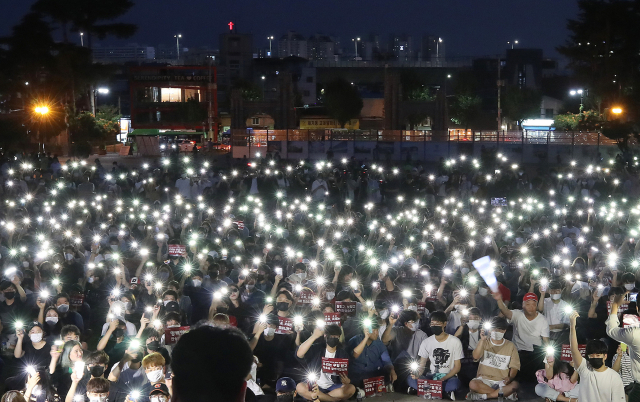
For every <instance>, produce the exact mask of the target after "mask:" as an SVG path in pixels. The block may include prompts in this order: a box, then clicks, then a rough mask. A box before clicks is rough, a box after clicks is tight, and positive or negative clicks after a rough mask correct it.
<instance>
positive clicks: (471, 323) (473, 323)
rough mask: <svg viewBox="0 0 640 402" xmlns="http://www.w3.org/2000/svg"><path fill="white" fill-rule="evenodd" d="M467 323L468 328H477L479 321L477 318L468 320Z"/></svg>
mask: <svg viewBox="0 0 640 402" xmlns="http://www.w3.org/2000/svg"><path fill="white" fill-rule="evenodd" d="M467 325H468V326H469V328H470V329H478V327H479V326H480V321H479V320H469V322H468V323H467Z"/></svg>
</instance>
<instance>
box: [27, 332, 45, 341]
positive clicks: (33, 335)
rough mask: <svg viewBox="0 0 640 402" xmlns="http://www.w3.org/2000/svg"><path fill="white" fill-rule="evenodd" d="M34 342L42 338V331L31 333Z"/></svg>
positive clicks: (30, 336)
mask: <svg viewBox="0 0 640 402" xmlns="http://www.w3.org/2000/svg"><path fill="white" fill-rule="evenodd" d="M29 338H30V339H31V342H32V343H38V342H40V341H41V340H42V332H40V333H35V334H31V335H29Z"/></svg>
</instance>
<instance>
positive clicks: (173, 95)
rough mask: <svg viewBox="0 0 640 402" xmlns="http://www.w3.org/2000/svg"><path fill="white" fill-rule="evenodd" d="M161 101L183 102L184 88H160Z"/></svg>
mask: <svg viewBox="0 0 640 402" xmlns="http://www.w3.org/2000/svg"><path fill="white" fill-rule="evenodd" d="M160 102H182V89H181V88H160Z"/></svg>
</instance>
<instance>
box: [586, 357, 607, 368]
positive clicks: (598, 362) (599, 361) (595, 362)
mask: <svg viewBox="0 0 640 402" xmlns="http://www.w3.org/2000/svg"><path fill="white" fill-rule="evenodd" d="M587 361H588V362H589V364H590V365H591V367H593V368H594V369H596V370H597V369H599V368H600V367H602V366H604V359H603V358H602V357H589V358H587Z"/></svg>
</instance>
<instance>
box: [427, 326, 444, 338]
mask: <svg viewBox="0 0 640 402" xmlns="http://www.w3.org/2000/svg"><path fill="white" fill-rule="evenodd" d="M429 328H431V333H433V334H434V335H435V336H438V335H440V334H442V331H443V329H442V327H439V326H435V325H432V326H430V327H429Z"/></svg>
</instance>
